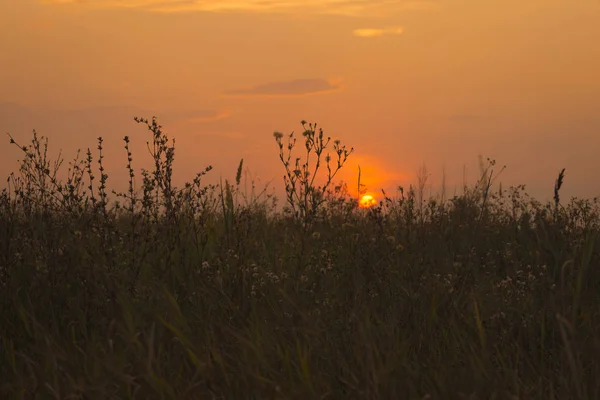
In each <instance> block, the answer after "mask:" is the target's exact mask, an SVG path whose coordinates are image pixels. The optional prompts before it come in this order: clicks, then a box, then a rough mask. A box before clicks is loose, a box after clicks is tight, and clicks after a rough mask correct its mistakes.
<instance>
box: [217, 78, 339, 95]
mask: <svg viewBox="0 0 600 400" xmlns="http://www.w3.org/2000/svg"><path fill="white" fill-rule="evenodd" d="M339 88H340V86H339V83H336V82H329V81H327V80H325V79H294V80H291V81H280V82H271V83H265V84H262V85H256V86H254V87H251V88H248V89H236V90H230V91H228V92H225V95H228V96H276V97H280V96H304V95H310V94H317V93H324V92H330V91H333V90H336V89H339Z"/></svg>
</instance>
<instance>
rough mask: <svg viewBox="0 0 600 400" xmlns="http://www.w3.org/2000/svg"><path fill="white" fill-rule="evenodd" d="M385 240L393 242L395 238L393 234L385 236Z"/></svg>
mask: <svg viewBox="0 0 600 400" xmlns="http://www.w3.org/2000/svg"><path fill="white" fill-rule="evenodd" d="M387 240H388V242H390V243H394V242H395V241H396V238H395V237H394V236H392V235H390V236H388V237H387Z"/></svg>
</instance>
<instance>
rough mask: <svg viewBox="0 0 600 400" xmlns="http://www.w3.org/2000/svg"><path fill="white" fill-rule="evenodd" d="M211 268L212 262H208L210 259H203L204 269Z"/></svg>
mask: <svg viewBox="0 0 600 400" xmlns="http://www.w3.org/2000/svg"><path fill="white" fill-rule="evenodd" d="M209 268H210V264H209V263H208V261H202V269H209Z"/></svg>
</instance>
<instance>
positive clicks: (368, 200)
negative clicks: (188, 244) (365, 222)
mask: <svg viewBox="0 0 600 400" xmlns="http://www.w3.org/2000/svg"><path fill="white" fill-rule="evenodd" d="M358 204H359V206H360V208H370V207H373V206H374V205H375V204H377V200H376V199H375V197H374V196H373V195H371V194H365V195H363V196H362V197H361V198H360V201H359V203H358Z"/></svg>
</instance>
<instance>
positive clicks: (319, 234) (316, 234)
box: [312, 232, 321, 239]
mask: <svg viewBox="0 0 600 400" xmlns="http://www.w3.org/2000/svg"><path fill="white" fill-rule="evenodd" d="M312 237H313V239H319V238H320V237H321V233H320V232H313V234H312Z"/></svg>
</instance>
